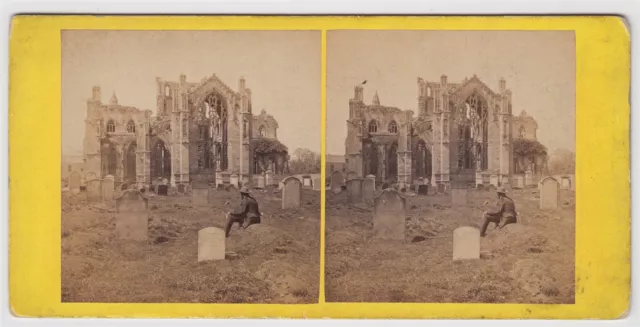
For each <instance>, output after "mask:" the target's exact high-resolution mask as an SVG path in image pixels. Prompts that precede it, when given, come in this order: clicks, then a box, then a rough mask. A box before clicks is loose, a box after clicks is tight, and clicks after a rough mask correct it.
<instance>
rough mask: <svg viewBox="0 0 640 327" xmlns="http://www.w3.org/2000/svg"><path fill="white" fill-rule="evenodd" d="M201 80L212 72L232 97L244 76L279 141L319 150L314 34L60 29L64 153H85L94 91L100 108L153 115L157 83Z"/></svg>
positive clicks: (318, 87) (318, 80)
mask: <svg viewBox="0 0 640 327" xmlns="http://www.w3.org/2000/svg"><path fill="white" fill-rule="evenodd" d="M181 73H184V74H186V75H187V81H189V82H200V80H201V79H202V78H204V77H208V76H211V75H212V74H216V75H217V76H218V77H219V78H220V79H221V80H222V81H223V82H224V83H225V84H227V85H229V86H230V87H231V88H232V89H234V90H235V91H237V86H238V80H239V79H240V77H242V76H244V78H245V79H246V85H247V87H248V88H250V89H251V92H252V104H253V113H254V115H259V114H260V111H261V110H262V109H265V110H266V111H267V113H269V114H271V115H273V116H274V118H275V119H276V120H278V124H279V129H278V139H279V140H280V141H281V142H282V143H283V144H285V145H286V146H287V147H288V148H289V152H290V153H293V151H294V150H295V149H296V148H308V149H310V150H313V151H316V152H320V136H321V134H320V117H321V115H320V114H321V98H320V97H321V38H320V32H319V31H64V32H63V33H62V126H63V129H62V152H63V154H68V155H74V154H81V153H82V144H83V136H84V119H85V117H86V100H87V99H89V98H90V97H91V88H92V86H93V85H99V86H100V87H101V89H102V102H103V103H109V99H111V95H112V94H113V92H116V95H117V97H118V102H119V104H121V105H127V106H133V107H137V108H139V109H150V110H152V111H153V112H154V113H155V112H156V92H157V91H156V90H157V89H156V77H160V78H162V79H164V80H171V81H179V79H180V74H181Z"/></svg>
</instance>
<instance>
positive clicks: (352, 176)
mask: <svg viewBox="0 0 640 327" xmlns="http://www.w3.org/2000/svg"><path fill="white" fill-rule="evenodd" d="M354 178H358V174H356V173H355V172H354V171H350V172H348V173H347V180H352V179H354Z"/></svg>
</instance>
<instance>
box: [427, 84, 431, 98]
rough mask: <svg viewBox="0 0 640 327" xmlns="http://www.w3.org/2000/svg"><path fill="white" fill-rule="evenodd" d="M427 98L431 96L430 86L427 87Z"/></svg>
mask: <svg viewBox="0 0 640 327" xmlns="http://www.w3.org/2000/svg"><path fill="white" fill-rule="evenodd" d="M427 96H428V97H430V96H431V86H427Z"/></svg>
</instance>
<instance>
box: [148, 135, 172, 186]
mask: <svg viewBox="0 0 640 327" xmlns="http://www.w3.org/2000/svg"><path fill="white" fill-rule="evenodd" d="M150 159H151V162H150V164H151V180H152V181H154V180H156V179H157V178H166V179H168V180H171V152H170V151H169V148H168V147H167V145H166V144H165V143H164V141H163V140H161V139H159V138H158V139H157V140H156V141H155V143H153V147H152V148H151V158H150Z"/></svg>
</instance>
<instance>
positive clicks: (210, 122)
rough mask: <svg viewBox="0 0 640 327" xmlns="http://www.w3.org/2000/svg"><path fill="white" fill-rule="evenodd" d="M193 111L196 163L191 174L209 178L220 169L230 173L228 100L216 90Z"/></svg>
mask: <svg viewBox="0 0 640 327" xmlns="http://www.w3.org/2000/svg"><path fill="white" fill-rule="evenodd" d="M191 111H192V117H193V120H192V124H191V126H192V127H191V128H190V129H191V130H192V133H190V134H189V139H190V140H189V141H190V149H189V152H191V153H193V155H190V160H192V161H191V162H193V163H194V164H193V165H191V167H190V174H191V175H193V176H194V177H195V176H197V175H201V174H204V175H203V176H205V175H206V176H208V175H210V174H211V173H212V172H213V171H214V170H217V169H219V170H222V171H226V170H227V169H228V167H229V158H228V145H229V135H228V121H229V117H228V112H229V110H228V108H227V101H226V99H225V98H224V97H223V96H222V95H221V94H220V93H219V92H217V91H216V90H212V91H210V93H209V94H208V95H207V96H205V97H204V98H203V99H202V100H201V101H200V102H199V103H197V104H195V106H193V107H192V108H191ZM203 176H201V177H203ZM205 178H206V177H205Z"/></svg>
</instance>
